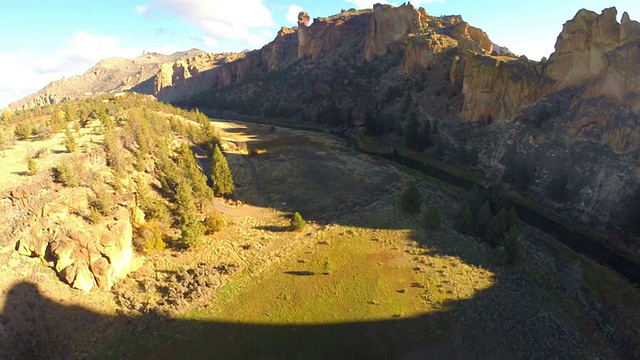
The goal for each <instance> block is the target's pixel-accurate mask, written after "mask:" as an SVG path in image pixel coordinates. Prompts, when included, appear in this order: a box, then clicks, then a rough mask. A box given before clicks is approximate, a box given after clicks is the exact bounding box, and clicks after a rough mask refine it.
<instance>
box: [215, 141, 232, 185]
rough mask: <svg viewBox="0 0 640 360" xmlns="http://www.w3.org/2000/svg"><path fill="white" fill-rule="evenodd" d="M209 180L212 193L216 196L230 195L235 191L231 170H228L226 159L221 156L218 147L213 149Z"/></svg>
mask: <svg viewBox="0 0 640 360" xmlns="http://www.w3.org/2000/svg"><path fill="white" fill-rule="evenodd" d="M211 180H212V181H213V192H214V193H215V194H216V195H217V196H224V195H230V194H232V193H233V191H234V190H235V185H234V184H233V176H232V175H231V169H229V164H228V163H227V159H226V158H225V157H224V155H223V154H222V151H220V147H219V146H218V145H216V146H215V147H214V148H213V156H212V159H211Z"/></svg>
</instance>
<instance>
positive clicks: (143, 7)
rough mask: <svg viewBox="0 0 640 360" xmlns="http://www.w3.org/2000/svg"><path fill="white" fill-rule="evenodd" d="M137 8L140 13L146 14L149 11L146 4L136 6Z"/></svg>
mask: <svg viewBox="0 0 640 360" xmlns="http://www.w3.org/2000/svg"><path fill="white" fill-rule="evenodd" d="M135 10H136V12H137V13H138V14H142V15H144V14H146V13H148V12H149V7H148V6H146V5H138V6H136V7H135Z"/></svg>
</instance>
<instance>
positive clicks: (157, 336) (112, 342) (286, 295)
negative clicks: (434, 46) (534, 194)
mask: <svg viewBox="0 0 640 360" xmlns="http://www.w3.org/2000/svg"><path fill="white" fill-rule="evenodd" d="M225 137H226V140H227V141H235V142H236V143H237V144H236V145H238V144H240V143H242V142H245V143H247V145H248V146H253V147H255V148H256V149H261V150H262V151H261V152H259V153H258V154H257V155H254V156H249V155H247V154H246V153H243V152H242V151H230V152H228V154H227V155H228V156H229V158H230V164H231V166H232V169H234V171H236V173H237V174H238V175H241V176H240V177H239V179H240V181H239V182H240V185H241V186H239V188H238V191H237V194H236V196H237V197H238V199H240V200H242V201H243V202H244V203H246V204H252V205H255V203H256V202H258V200H259V199H260V198H263V199H262V200H264V202H265V204H264V206H263V207H256V206H251V205H249V206H247V207H241V208H236V209H235V210H233V211H231V212H230V213H229V214H227V216H229V218H230V224H231V225H230V227H229V228H228V229H227V230H225V231H224V232H222V233H220V234H217V235H216V236H214V238H213V239H212V243H211V245H209V247H204V248H202V249H198V253H199V254H211V255H210V256H202V255H197V256H196V255H194V256H196V257H198V258H199V259H201V260H202V261H205V260H203V259H206V261H208V262H215V261H221V260H224V259H221V258H217V257H216V254H217V253H218V252H217V251H214V250H211V249H213V247H215V246H223V244H229V246H227V247H226V248H227V249H229V250H228V251H227V252H224V253H225V254H234V255H233V256H234V257H233V258H234V259H235V260H234V261H239V262H242V263H243V264H244V266H243V271H241V272H240V273H239V274H238V275H236V276H234V277H233V278H232V279H230V280H229V281H228V282H226V283H225V285H224V286H223V287H222V288H221V289H220V290H219V291H218V293H217V296H216V298H215V299H214V300H213V301H211V302H210V303H208V304H206V305H205V306H200V307H197V308H194V309H191V310H189V311H187V312H184V313H182V314H180V315H178V316H177V317H162V316H161V317H156V316H142V317H139V318H135V319H132V320H130V321H131V322H132V323H133V324H134V326H132V327H131V328H130V329H128V330H126V331H123V332H120V333H118V334H115V335H114V336H111V337H110V338H109V341H107V342H106V345H105V346H104V347H103V348H102V349H101V350H100V352H99V355H100V356H99V357H102V358H114V357H122V356H125V357H128V358H149V359H161V358H164V359H176V358H184V359H198V358H201V359H211V358H224V359H232V358H238V359H243V358H244V359H282V358H290V359H335V358H358V359H360V358H368V359H388V358H409V359H412V358H425V357H427V358H459V359H464V358H471V357H477V358H491V359H514V358H540V359H548V358H563V359H565V358H576V359H577V358H579V359H584V358H596V357H598V355H597V354H598V353H599V350H594V348H593V347H592V341H591V339H588V338H587V337H585V335H584V334H583V331H582V330H584V329H583V328H582V327H581V325H580V322H579V320H580V319H581V318H580V316H575V314H573V312H572V308H571V307H569V306H567V304H566V301H567V298H566V297H563V296H557V294H558V292H557V291H556V289H555V288H554V287H553V286H550V284H548V283H545V279H547V278H545V277H544V276H543V277H540V278H537V277H532V276H531V275H530V273H529V271H530V269H529V268H528V267H525V266H518V267H506V266H503V265H501V264H499V263H498V261H497V256H496V254H495V253H494V251H493V250H492V249H490V248H488V247H486V246H485V245H484V244H482V243H479V242H477V241H476V240H474V239H472V238H469V237H466V236H462V235H460V234H458V233H457V232H455V231H453V230H452V229H451V227H452V223H453V218H454V216H455V214H456V213H457V212H458V210H459V209H460V207H461V206H462V205H461V200H460V195H459V194H456V193H453V192H450V191H448V190H442V188H440V187H439V186H438V184H437V182H429V181H427V182H422V181H419V180H416V178H414V177H413V176H412V175H411V173H410V172H404V171H403V170H402V169H399V168H395V167H393V166H391V165H390V164H388V163H386V162H384V161H383V160H379V159H375V158H371V157H368V156H366V155H363V154H358V153H356V152H354V151H353V150H351V149H349V148H348V147H347V146H345V145H342V144H340V143H339V142H336V141H335V140H333V139H331V138H328V137H324V136H323V135H322V134H311V133H308V132H305V131H293V130H285V129H280V128H278V129H277V131H275V132H272V131H270V130H269V129H268V128H266V127H264V126H251V125H242V126H234V127H229V128H228V131H227V133H226V134H225ZM237 147H238V148H239V149H242V148H243V147H242V146H237ZM251 167H253V169H254V170H255V173H253V174H252V171H250V168H251ZM411 183H415V184H417V185H418V188H419V189H420V192H421V194H422V196H423V197H424V198H425V199H426V201H427V202H428V203H430V204H432V205H434V206H436V207H438V208H439V209H440V210H441V215H442V217H443V225H442V226H441V228H440V229H438V230H424V229H422V228H421V227H420V224H419V222H418V220H417V218H416V217H414V216H411V215H405V214H402V213H400V212H399V210H398V197H399V194H400V193H401V192H402V191H403V190H404V189H405V188H406V187H407V186H408V185H409V184H411ZM257 188H259V191H258V190H256V189H257ZM258 192H261V193H262V194H260V195H258V194H257V193H258ZM259 209H262V210H259ZM267 209H272V211H271V212H268V213H269V214H270V215H268V216H267V215H265V214H267V212H265V210H267ZM291 211H301V212H302V213H303V216H305V218H307V220H310V224H309V225H308V226H307V228H306V229H305V230H304V231H302V232H288V231H286V223H287V220H286V214H288V213H290V212H291ZM249 215H250V217H248V216H249ZM216 244H217V245H216ZM287 245H288V246H287ZM238 247H244V248H247V249H249V250H247V251H238V250H235V249H238ZM526 249H527V253H526V254H525V256H526V257H532V258H533V257H535V256H536V254H537V253H538V250H537V249H536V248H535V246H527V247H526ZM258 260H259V261H258ZM199 261H200V260H199Z"/></svg>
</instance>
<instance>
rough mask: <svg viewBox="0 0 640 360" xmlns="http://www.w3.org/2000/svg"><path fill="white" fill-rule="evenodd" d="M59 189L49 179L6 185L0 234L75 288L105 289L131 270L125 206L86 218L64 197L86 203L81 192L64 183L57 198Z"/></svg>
mask: <svg viewBox="0 0 640 360" xmlns="http://www.w3.org/2000/svg"><path fill="white" fill-rule="evenodd" d="M59 191H60V190H59V189H57V188H56V187H55V186H54V185H53V183H52V182H51V180H50V179H43V180H41V181H38V182H35V183H32V184H29V185H25V186H21V187H19V188H16V189H11V190H9V191H7V193H6V196H5V197H4V200H3V201H2V202H0V210H2V211H3V214H4V219H3V220H4V223H5V224H7V226H6V227H0V235H1V236H3V237H5V238H6V239H12V241H14V242H15V244H16V249H17V251H18V253H19V254H21V255H24V256H29V257H35V258H40V259H41V260H42V262H43V263H46V264H48V265H49V266H51V267H52V268H54V269H55V270H56V272H57V273H58V275H59V276H60V278H62V279H63V280H64V281H65V282H67V283H68V284H69V285H71V286H72V287H74V288H76V289H80V290H85V291H89V290H91V289H93V288H94V287H97V288H99V289H102V290H107V289H110V288H111V287H112V286H113V285H114V284H115V283H116V282H118V281H119V280H121V279H123V278H124V277H126V276H127V274H129V273H130V272H131V270H132V262H133V257H134V252H133V240H132V237H133V230H132V225H131V223H132V222H131V216H130V210H129V209H127V208H126V207H123V206H118V208H117V209H116V210H115V212H114V214H113V216H112V217H109V218H106V219H105V220H103V221H101V222H99V223H97V224H88V223H87V222H86V221H85V220H84V219H83V218H82V217H80V216H78V215H77V214H73V213H72V211H71V209H70V208H69V206H68V203H67V201H68V202H69V203H73V204H74V205H75V206H79V207H85V208H86V206H87V197H86V193H84V192H82V191H67V190H66V189H65V190H64V195H63V196H62V197H65V199H64V200H62V199H61V196H60V195H59V193H58V192H59ZM83 204H84V205H83Z"/></svg>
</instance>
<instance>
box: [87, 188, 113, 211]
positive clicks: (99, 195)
mask: <svg viewBox="0 0 640 360" xmlns="http://www.w3.org/2000/svg"><path fill="white" fill-rule="evenodd" d="M114 205H115V202H114V201H113V194H112V193H111V192H109V191H108V190H107V189H105V188H101V189H99V190H96V192H95V195H94V197H93V199H92V200H91V201H90V202H89V206H90V207H91V208H92V209H94V210H96V211H97V212H99V213H100V214H102V215H104V216H109V215H111V214H112V211H113V207H114Z"/></svg>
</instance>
